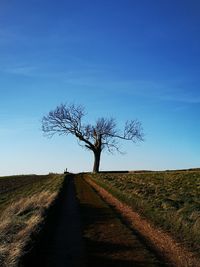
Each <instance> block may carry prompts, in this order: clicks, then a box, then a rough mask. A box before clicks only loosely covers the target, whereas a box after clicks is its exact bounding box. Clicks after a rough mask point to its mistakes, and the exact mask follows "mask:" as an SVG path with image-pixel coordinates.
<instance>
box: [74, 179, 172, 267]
mask: <svg viewBox="0 0 200 267" xmlns="http://www.w3.org/2000/svg"><path fill="white" fill-rule="evenodd" d="M75 183H76V189H77V194H78V198H79V200H80V208H81V215H82V216H81V218H82V224H83V235H84V241H85V249H86V256H87V267H92V266H95V267H121V266H123V267H133V266H134V267H164V266H165V267H166V266H168V267H169V266H171V265H167V264H166V263H164V262H163V260H161V259H159V258H158V256H157V255H156V254H155V253H154V252H153V251H152V250H151V249H150V248H149V247H147V245H146V243H145V242H144V240H142V239H141V238H140V237H139V236H138V234H137V233H136V232H134V231H133V230H131V229H130V228H129V227H128V226H127V225H126V224H125V223H124V222H123V221H122V220H121V218H120V217H119V216H118V215H117V214H116V212H115V211H114V210H113V209H112V208H111V207H110V206H109V205H108V204H107V203H106V202H105V201H104V200H103V199H102V198H101V197H100V196H99V195H98V194H97V193H96V192H95V191H94V189H93V188H92V187H91V186H90V185H89V184H88V183H86V181H85V180H84V179H82V177H81V176H80V177H77V178H75Z"/></svg>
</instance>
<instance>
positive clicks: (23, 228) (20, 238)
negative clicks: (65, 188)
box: [0, 175, 64, 267]
mask: <svg viewBox="0 0 200 267" xmlns="http://www.w3.org/2000/svg"><path fill="white" fill-rule="evenodd" d="M8 179H9V178H8ZM10 179H12V180H13V178H12V177H11V178H10ZM26 179H29V177H28V176H27V178H26ZM63 180H64V176H63V175H49V176H46V177H45V179H43V177H42V178H41V179H40V177H38V178H37V179H35V181H34V182H33V181H32V180H31V181H28V182H26V181H25V182H24V184H25V186H22V188H19V189H17V190H13V191H11V192H9V194H7V193H5V194H3V195H2V198H4V199H5V203H6V205H5V204H4V203H3V205H2V206H0V207H1V214H0V266H1V267H16V266H18V263H19V259H20V257H21V256H22V255H23V254H24V249H25V246H26V245H27V243H28V242H29V241H30V237H31V235H32V234H33V233H34V232H37V231H39V230H40V229H41V225H42V222H43V220H44V217H45V216H44V215H45V210H46V209H48V208H49V206H50V205H51V204H52V203H53V201H54V200H55V198H56V196H57V195H58V192H59V190H60V188H61V186H62V183H63ZM16 183H19V182H18V181H16ZM26 183H27V185H26ZM20 195H21V197H20Z"/></svg>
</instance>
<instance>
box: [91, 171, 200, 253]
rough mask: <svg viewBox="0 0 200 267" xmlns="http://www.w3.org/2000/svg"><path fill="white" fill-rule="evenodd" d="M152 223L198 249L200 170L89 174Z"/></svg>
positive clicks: (192, 247) (199, 234) (199, 230)
mask: <svg viewBox="0 0 200 267" xmlns="http://www.w3.org/2000/svg"><path fill="white" fill-rule="evenodd" d="M91 177H92V178H94V179H95V180H96V181H97V182H98V183H99V184H101V185H102V186H103V187H105V188H106V189H108V190H109V191H110V192H111V193H113V194H114V195H115V196H117V197H118V198H119V199H121V200H123V201H124V202H126V203H127V204H129V205H131V206H132V207H133V208H134V209H136V210H137V211H138V212H139V213H140V214H142V215H143V216H145V217H146V218H148V219H150V220H151V221H152V222H153V223H154V224H155V225H157V226H159V227H161V228H162V229H165V230H166V231H168V232H171V233H172V234H173V236H174V237H175V238H176V239H177V240H179V241H181V242H183V243H184V244H185V245H187V246H188V247H190V248H191V249H193V250H195V251H197V253H199V252H200V171H184V172H183V171H181V172H178V171H174V172H149V173H146V172H145V173H129V174H109V173H107V174H106V173H104V174H95V175H92V176H91Z"/></svg>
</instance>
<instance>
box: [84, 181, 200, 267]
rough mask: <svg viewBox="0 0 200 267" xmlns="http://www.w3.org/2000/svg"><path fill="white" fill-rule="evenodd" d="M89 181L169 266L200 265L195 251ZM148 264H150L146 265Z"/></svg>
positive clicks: (187, 266)
mask: <svg viewBox="0 0 200 267" xmlns="http://www.w3.org/2000/svg"><path fill="white" fill-rule="evenodd" d="M87 182H88V183H89V184H90V185H91V186H92V187H93V188H94V189H95V190H96V191H97V192H98V194H100V195H101V197H102V198H103V199H104V200H105V201H106V202H107V203H109V204H110V205H111V206H112V207H113V208H114V209H115V210H116V211H117V212H119V213H120V214H121V216H122V217H123V218H124V219H125V220H126V222H128V224H129V225H130V226H131V227H132V228H133V229H135V230H136V231H137V232H138V233H139V234H140V235H141V236H143V237H144V238H145V239H146V240H147V242H148V243H149V245H150V246H151V247H152V248H154V249H155V251H157V252H158V253H159V255H162V256H163V258H165V259H166V260H168V261H169V262H171V265H170V263H169V266H176V267H199V266H200V262H199V260H198V259H196V258H195V256H194V255H193V253H191V252H189V251H188V250H187V249H186V248H184V247H183V245H182V244H179V243H177V242H176V241H175V240H174V239H173V238H172V237H171V236H170V235H168V234H167V233H165V232H163V231H161V230H160V229H156V228H155V227H154V226H153V225H152V224H151V223H150V222H148V221H147V220H146V219H144V218H142V217H141V216H140V215H139V214H138V213H137V212H134V211H133V210H132V209H131V208H130V207H128V206H127V205H126V204H124V203H122V202H120V201H119V200H118V199H116V198H115V197H113V196H112V195H111V194H110V193H108V192H107V191H106V190H104V189H103V188H102V187H100V186H99V185H97V184H96V183H95V182H94V181H91V180H90V179H87ZM146 266H148V265H146Z"/></svg>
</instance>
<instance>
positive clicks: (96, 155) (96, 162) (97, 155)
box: [93, 150, 101, 172]
mask: <svg viewBox="0 0 200 267" xmlns="http://www.w3.org/2000/svg"><path fill="white" fill-rule="evenodd" d="M100 158H101V150H98V151H95V152H94V166H93V172H99V166H100Z"/></svg>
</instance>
